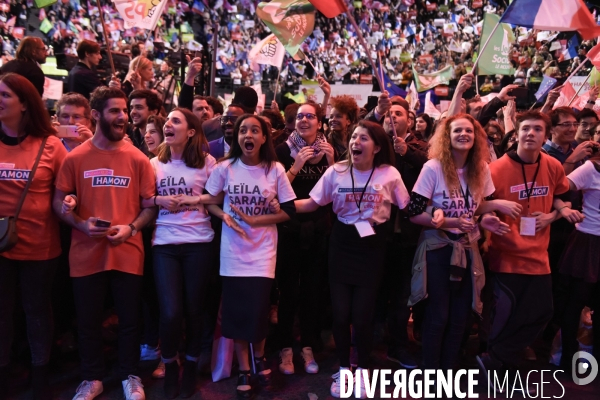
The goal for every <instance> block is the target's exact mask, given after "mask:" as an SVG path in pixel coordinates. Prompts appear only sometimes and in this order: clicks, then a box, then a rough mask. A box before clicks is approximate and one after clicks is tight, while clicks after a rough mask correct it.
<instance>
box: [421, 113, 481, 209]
mask: <svg viewBox="0 0 600 400" xmlns="http://www.w3.org/2000/svg"><path fill="white" fill-rule="evenodd" d="M459 119H466V120H468V121H469V122H470V123H471V124H472V125H473V131H474V133H475V140H474V143H473V147H472V148H471V150H469V154H468V156H467V162H466V163H465V166H464V167H465V168H466V175H465V178H466V181H467V185H468V186H469V190H470V191H471V192H472V193H473V197H475V198H477V199H481V198H482V193H483V186H484V184H485V182H484V177H485V171H486V169H487V168H486V164H487V163H488V162H489V161H490V153H489V149H488V144H487V135H486V133H485V131H484V130H483V128H482V127H481V125H480V124H479V122H477V121H476V120H475V118H473V117H472V116H470V115H469V114H458V115H454V116H452V117H450V118H446V119H445V120H444V121H441V123H440V125H438V127H437V129H436V131H435V134H434V135H433V137H432V138H431V140H430V141H429V158H430V159H436V160H438V161H439V162H440V164H442V172H443V173H444V179H445V180H446V186H448V188H449V189H458V188H459V187H460V182H459V180H458V174H457V172H456V166H455V165H454V159H453V158H452V144H451V141H450V124H451V123H452V122H454V121H457V120H459Z"/></svg>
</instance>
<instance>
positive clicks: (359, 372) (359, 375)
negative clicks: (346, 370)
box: [354, 368, 368, 399]
mask: <svg viewBox="0 0 600 400" xmlns="http://www.w3.org/2000/svg"><path fill="white" fill-rule="evenodd" d="M367 375H368V371H367ZM357 381H358V382H360V393H357V392H356V391H354V397H355V398H357V399H366V398H367V390H366V389H365V377H364V376H363V369H362V368H356V371H354V382H357ZM354 387H355V388H356V383H355V384H354Z"/></svg>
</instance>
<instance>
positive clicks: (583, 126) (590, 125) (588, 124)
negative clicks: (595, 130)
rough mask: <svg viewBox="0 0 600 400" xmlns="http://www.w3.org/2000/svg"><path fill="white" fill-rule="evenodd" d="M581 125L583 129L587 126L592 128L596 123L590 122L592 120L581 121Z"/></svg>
mask: <svg viewBox="0 0 600 400" xmlns="http://www.w3.org/2000/svg"><path fill="white" fill-rule="evenodd" d="M579 125H581V127H582V128H583V129H587V128H591V127H592V126H594V125H596V124H595V123H590V122H581V123H579Z"/></svg>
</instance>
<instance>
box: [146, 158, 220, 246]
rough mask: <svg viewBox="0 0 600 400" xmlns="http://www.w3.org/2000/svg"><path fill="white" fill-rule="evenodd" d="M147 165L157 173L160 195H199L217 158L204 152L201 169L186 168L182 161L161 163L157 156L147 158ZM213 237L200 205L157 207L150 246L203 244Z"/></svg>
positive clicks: (208, 217) (202, 206)
mask: <svg viewBox="0 0 600 400" xmlns="http://www.w3.org/2000/svg"><path fill="white" fill-rule="evenodd" d="M150 164H151V165H152V168H153V169H154V174H155V176H156V190H157V193H158V195H159V196H173V195H178V194H183V195H188V196H199V195H201V194H202V192H203V191H204V186H205V185H206V181H207V180H208V177H209V176H210V174H211V173H212V171H213V169H214V168H215V165H216V164H217V161H216V160H215V158H214V157H213V156H211V155H210V154H208V153H206V155H205V159H204V168H200V169H198V168H189V167H187V166H186V165H185V163H184V162H183V161H182V160H171V161H169V162H168V163H166V164H164V163H162V162H160V161H159V160H158V158H157V157H155V158H153V159H152V160H150ZM214 236H215V232H214V231H213V229H212V227H211V225H210V216H209V215H208V212H207V211H206V209H205V208H204V205H203V204H198V205H195V206H181V207H178V208H177V209H176V210H174V211H169V210H167V209H165V208H163V207H160V208H159V210H158V218H157V219H156V229H155V230H154V235H153V238H152V245H153V246H156V245H165V244H182V243H205V242H210V241H212V240H213V238H214Z"/></svg>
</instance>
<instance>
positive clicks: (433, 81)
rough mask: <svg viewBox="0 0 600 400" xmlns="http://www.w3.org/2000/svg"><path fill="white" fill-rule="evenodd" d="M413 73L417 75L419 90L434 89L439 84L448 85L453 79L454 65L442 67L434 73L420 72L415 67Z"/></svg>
mask: <svg viewBox="0 0 600 400" xmlns="http://www.w3.org/2000/svg"><path fill="white" fill-rule="evenodd" d="M413 75H414V76H415V84H416V85H417V92H425V91H427V90H429V89H433V88H434V87H436V86H438V85H447V84H449V83H450V79H452V67H451V66H450V65H448V66H447V67H446V68H444V69H440V70H439V71H436V72H434V73H432V74H419V73H417V71H416V70H415V67H413Z"/></svg>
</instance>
